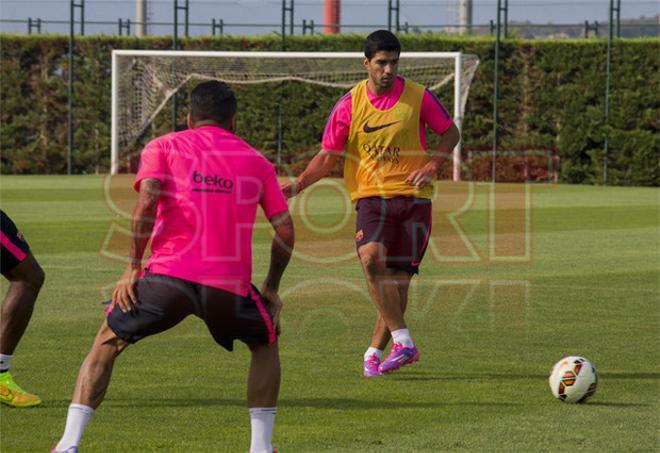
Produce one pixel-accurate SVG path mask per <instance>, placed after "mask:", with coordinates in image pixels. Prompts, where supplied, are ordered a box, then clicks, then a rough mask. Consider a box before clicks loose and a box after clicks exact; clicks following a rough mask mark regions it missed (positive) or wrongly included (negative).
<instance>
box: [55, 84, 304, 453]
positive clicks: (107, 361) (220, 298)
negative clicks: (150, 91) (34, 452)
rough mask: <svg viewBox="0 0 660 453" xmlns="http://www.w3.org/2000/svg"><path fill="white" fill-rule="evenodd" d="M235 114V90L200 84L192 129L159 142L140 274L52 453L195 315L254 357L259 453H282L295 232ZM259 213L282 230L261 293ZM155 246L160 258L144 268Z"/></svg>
mask: <svg viewBox="0 0 660 453" xmlns="http://www.w3.org/2000/svg"><path fill="white" fill-rule="evenodd" d="M235 113H236V98H235V96H234V93H233V92H232V91H231V90H230V89H229V87H228V86H227V85H226V84H224V83H222V82H217V81H210V82H204V83H201V84H199V85H198V86H197V87H195V89H194V90H193V91H192V93H191V113H190V114H189V116H188V126H189V129H188V130H186V131H182V132H176V133H172V134H168V135H165V136H162V137H159V138H157V139H155V140H153V141H152V142H150V143H149V144H148V145H147V146H146V147H145V149H144V151H143V152H142V155H141V158H140V168H139V171H138V174H137V176H136V179H135V184H134V188H135V190H136V191H138V192H139V199H138V201H137V204H136V206H135V210H134V212H133V221H132V243H131V251H130V259H131V262H130V265H129V266H128V268H127V269H126V271H125V272H124V275H123V276H122V278H121V279H120V280H119V282H118V283H117V287H116V289H115V291H114V294H113V297H112V303H111V305H110V307H109V308H108V310H107V311H106V315H107V317H106V320H105V322H104V323H103V325H102V326H101V329H100V330H99V332H98V334H97V336H96V339H95V341H94V344H93V346H92V350H91V351H90V353H89V355H88V356H87V358H86V359H85V361H84V363H83V364H82V367H81V368H80V373H79V375H78V380H77V382H76V388H75V390H74V394H73V401H72V404H71V405H70V407H69V412H68V417H67V423H66V428H65V432H64V435H63V437H62V438H61V439H60V441H59V442H58V444H57V446H56V447H55V448H54V449H53V451H55V452H76V451H77V449H78V444H79V442H80V439H81V436H82V433H83V431H84V429H85V426H86V425H87V423H88V422H89V420H90V418H91V416H92V414H93V413H94V410H95V409H96V408H97V407H98V406H99V405H100V404H101V402H102V401H103V397H104V395H105V392H106V389H107V387H108V384H109V382H110V375H111V372H112V368H113V365H114V362H115V359H116V357H117V356H118V355H119V354H120V353H121V352H122V351H123V350H124V349H125V348H126V347H127V346H128V345H129V344H133V343H135V342H137V341H139V340H141V339H143V338H145V337H147V336H150V335H154V334H157V333H159V332H162V331H165V330H167V329H170V328H172V327H174V326H175V325H176V324H178V323H179V322H181V321H182V320H183V319H184V318H186V317H187V316H188V315H195V316H197V317H199V318H201V319H202V320H203V321H204V322H205V323H206V326H207V328H208V330H209V332H210V333H211V335H212V336H213V339H214V340H215V341H216V342H217V343H218V344H219V345H221V346H223V347H224V348H225V349H227V350H229V351H231V350H233V343H234V340H236V339H238V340H240V341H242V342H244V343H246V344H247V345H248V347H249V348H250V350H251V352H252V361H251V366H250V371H249V375H248V391H247V400H248V407H249V408H250V417H251V423H252V441H251V446H250V452H251V453H271V452H272V451H273V448H272V434H273V427H274V420H275V412H276V402H277V395H278V392H279V384H280V363H279V353H278V347H277V335H278V322H279V312H280V309H281V306H282V302H281V300H280V299H279V296H278V290H279V285H280V280H281V278H282V275H283V273H284V270H285V268H286V266H287V264H288V262H289V259H290V257H291V253H292V250H293V244H294V231H293V223H292V221H291V217H290V215H289V211H288V206H287V202H286V199H285V198H284V195H283V194H282V191H281V189H280V187H279V183H278V181H277V176H276V174H275V170H274V169H273V166H272V165H271V164H270V163H269V162H268V160H267V159H266V158H265V157H263V156H262V155H261V154H259V153H258V152H257V151H256V150H254V149H253V148H252V147H250V146H249V145H248V144H247V143H245V142H244V141H243V140H241V139H240V138H239V137H237V136H236V135H234V133H233V131H234V129H235V124H236V123H235ZM258 205H259V206H261V208H262V209H263V211H264V214H265V215H266V217H267V218H268V220H269V221H270V223H271V224H272V226H273V228H274V230H275V238H274V240H273V244H272V247H271V261H270V268H269V271H268V275H267V277H266V280H265V281H264V283H263V285H262V288H261V291H259V290H258V289H257V288H256V287H254V286H253V285H252V284H251V276H252V232H253V227H254V222H255V218H256V213H257V206H258ZM149 238H151V255H150V256H149V259H148V260H147V262H146V265H145V266H144V268H143V266H142V258H143V254H144V251H145V248H146V246H147V242H148V241H149ZM218 378H219V379H222V376H221V375H219V376H218ZM190 392H191V393H192V392H194V386H191V388H190Z"/></svg>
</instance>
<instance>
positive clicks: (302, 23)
mask: <svg viewBox="0 0 660 453" xmlns="http://www.w3.org/2000/svg"><path fill="white" fill-rule="evenodd" d="M156 1H158V3H160V4H161V5H163V4H165V3H171V7H172V17H173V21H171V22H167V21H149V20H144V21H139V22H138V21H131V19H130V18H117V19H116V20H115V21H112V20H101V21H99V20H87V19H86V12H88V11H87V9H86V2H85V0H69V1H68V6H69V18H68V20H48V19H42V18H41V17H36V18H33V17H28V18H26V19H6V18H2V19H0V25H1V24H23V25H24V26H25V32H26V33H28V34H34V33H45V32H48V31H49V30H48V26H51V25H53V26H68V32H69V33H68V34H69V65H68V67H69V77H68V80H69V86H68V103H69V110H68V152H67V173H68V174H71V152H72V149H73V106H72V98H73V96H72V95H73V91H72V90H73V87H72V84H71V80H73V74H74V61H73V53H74V48H75V38H76V36H83V35H85V33H86V31H87V32H88V33H89V31H90V28H94V29H96V30H98V29H99V28H100V27H114V31H111V33H110V34H117V35H131V34H135V31H136V29H137V28H138V27H139V28H141V29H142V30H144V29H145V27H146V28H147V29H149V30H150V32H151V34H168V35H171V36H172V49H177V47H178V43H179V36H180V34H179V33H180V31H181V30H182V31H183V35H184V36H186V37H188V36H190V35H191V32H193V33H194V34H197V35H200V34H201V35H211V36H218V35H228V34H255V33H256V34H259V33H273V32H274V33H277V34H279V35H280V36H281V48H282V50H286V47H287V37H288V36H292V35H296V34H298V35H307V34H310V35H314V34H315V33H319V32H322V31H323V30H324V28H326V27H336V28H338V29H339V30H340V32H344V33H345V32H361V33H364V32H367V31H370V30H374V29H379V28H386V29H388V30H390V31H393V32H397V33H404V34H409V33H416V34H419V33H425V32H435V33H453V34H469V35H491V36H494V37H495V40H494V41H495V49H494V50H495V70H494V71H495V72H494V81H495V83H494V92H493V147H492V162H493V163H492V166H493V167H492V179H493V181H494V180H495V165H496V157H497V153H498V99H499V79H498V72H499V59H500V55H499V49H500V45H501V41H502V39H508V38H510V37H520V38H538V37H543V38H567V37H568V38H571V37H572V38H578V37H584V38H591V39H593V38H599V37H603V38H607V42H608V45H607V55H606V56H604V57H605V58H606V59H607V74H606V86H605V110H604V120H605V128H604V130H605V132H604V134H605V137H604V150H603V151H604V153H603V154H604V157H603V158H604V162H603V164H604V165H603V168H604V170H603V180H604V181H605V183H607V160H608V135H607V134H608V132H607V131H608V129H609V127H608V125H609V124H608V121H609V110H610V102H609V101H610V74H611V71H612V46H613V45H614V43H615V41H616V39H617V38H622V37H623V38H625V37H639V36H652V37H658V36H660V22H659V18H660V15H656V16H655V17H651V18H648V19H646V18H640V20H636V21H631V20H623V21H622V20H621V0H609V8H608V20H607V22H605V23H601V22H598V21H596V20H594V21H589V20H586V21H584V22H581V23H567V24H540V23H539V24H533V23H528V22H522V23H521V22H515V21H511V20H510V19H509V14H510V13H512V12H513V11H514V10H515V7H518V8H519V7H520V5H518V4H517V3H516V4H514V2H513V1H512V2H511V4H509V0H494V1H493V2H491V3H492V6H493V7H494V8H495V9H494V11H495V17H496V19H495V20H490V21H489V22H488V23H487V24H471V25H464V24H463V25H461V24H458V23H454V24H450V25H447V24H444V25H440V24H425V23H414V24H411V23H409V22H408V21H407V20H405V17H406V16H405V15H404V18H403V19H402V13H403V9H402V7H403V6H404V5H402V4H401V1H400V0H387V2H384V1H381V2H373V1H372V2H371V3H369V2H368V0H364V1H363V2H361V3H369V4H368V5H367V6H369V7H370V8H371V10H372V11H374V12H377V11H380V12H381V13H383V17H384V18H386V22H384V23H372V24H367V23H349V24H324V23H316V22H315V21H314V20H313V19H307V18H303V19H296V11H297V9H296V2H295V0H281V2H280V1H279V0H271V1H266V2H263V3H266V4H270V5H271V6H273V5H275V4H276V3H279V5H277V6H279V8H278V9H279V11H280V14H279V19H280V21H279V22H271V23H258V22H234V21H225V20H224V19H223V18H221V17H211V18H210V19H209V20H208V21H206V22H193V21H190V12H191V5H190V3H191V2H190V1H189V0H167V1H165V0H156ZM604 1H607V0H601V1H600V2H599V3H600V4H602V3H603V2H604ZM5 3H8V1H5ZM23 3H44V2H37V1H36V0H24V1H23ZM45 3H48V2H45ZM51 3H54V2H51ZM59 3H64V2H59ZM89 3H92V4H95V5H98V4H99V3H102V1H97V2H89ZM105 3H113V2H105ZM114 3H123V4H127V3H132V4H134V2H132V1H128V0H126V1H121V0H120V1H117V2H114ZM198 3H210V2H208V1H207V2H203V1H201V0H200V1H199V2H198ZM216 3H218V4H223V3H225V4H226V3H227V2H226V1H225V2H223V1H221V0H220V1H218V2H216ZM234 3H236V2H234ZM426 3H428V4H430V3H429V2H426ZM437 3H443V2H442V1H441V2H437ZM454 3H456V1H452V0H445V1H444V4H445V5H451V4H454ZM570 3H571V2H566V1H563V0H549V1H548V2H547V3H545V4H546V5H557V6H561V5H562V4H563V5H569V4H570ZM578 3H588V2H578ZM646 3H648V4H653V5H656V9H657V8H660V7H659V6H657V5H658V4H657V3H656V2H645V1H638V2H637V3H636V4H638V5H639V4H646ZM300 4H303V5H306V6H309V5H312V3H310V1H309V0H307V1H305V0H302V1H301V0H299V2H298V5H300ZM482 4H484V3H482ZM592 4H594V5H595V4H596V3H595V2H592ZM313 5H314V6H319V5H320V2H319V1H316V3H315V4H313ZM353 5H355V3H353ZM415 5H418V6H420V5H422V2H421V0H418V1H411V2H406V5H405V6H406V7H408V8H410V7H412V6H415ZM527 6H529V5H527ZM105 30H107V31H109V30H112V29H108V28H106V29H105ZM159 31H160V32H161V33H158V32H159ZM248 31H249V32H251V33H245V32H248ZM242 32H243V33H242ZM102 34H108V33H105V32H103V33H102ZM172 102H173V106H172V107H173V108H172V116H173V123H174V119H175V118H176V114H177V112H176V110H177V108H176V96H175V97H173V101H172Z"/></svg>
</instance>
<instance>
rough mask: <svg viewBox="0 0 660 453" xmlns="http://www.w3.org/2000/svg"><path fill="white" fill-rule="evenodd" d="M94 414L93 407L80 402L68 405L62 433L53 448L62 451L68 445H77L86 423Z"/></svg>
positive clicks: (68, 446)
mask: <svg viewBox="0 0 660 453" xmlns="http://www.w3.org/2000/svg"><path fill="white" fill-rule="evenodd" d="M92 415H94V409H92V408H91V407H89V406H84V405H82V404H71V405H69V413H68V414H67V417H66V427H65V428H64V435H63V436H62V438H61V439H60V441H59V442H58V443H57V445H56V446H55V450H57V451H64V450H66V449H67V448H70V447H77V446H78V444H79V443H80V438H81V437H82V434H83V431H85V427H86V426H87V423H89V421H90V420H91V418H92Z"/></svg>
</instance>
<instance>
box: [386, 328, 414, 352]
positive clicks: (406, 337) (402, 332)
mask: <svg viewBox="0 0 660 453" xmlns="http://www.w3.org/2000/svg"><path fill="white" fill-rule="evenodd" d="M392 340H393V341H394V342H395V343H399V344H400V345H401V346H403V347H404V348H412V347H413V346H415V343H413V341H412V338H410V332H408V329H399V330H393V331H392Z"/></svg>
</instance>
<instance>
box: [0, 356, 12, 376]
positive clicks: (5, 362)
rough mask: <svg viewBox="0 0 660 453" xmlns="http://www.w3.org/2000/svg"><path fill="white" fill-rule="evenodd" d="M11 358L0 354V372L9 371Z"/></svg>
mask: <svg viewBox="0 0 660 453" xmlns="http://www.w3.org/2000/svg"><path fill="white" fill-rule="evenodd" d="M13 357H14V356H13V355H9V354H0V372H2V371H9V362H11V359H12V358H13Z"/></svg>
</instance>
